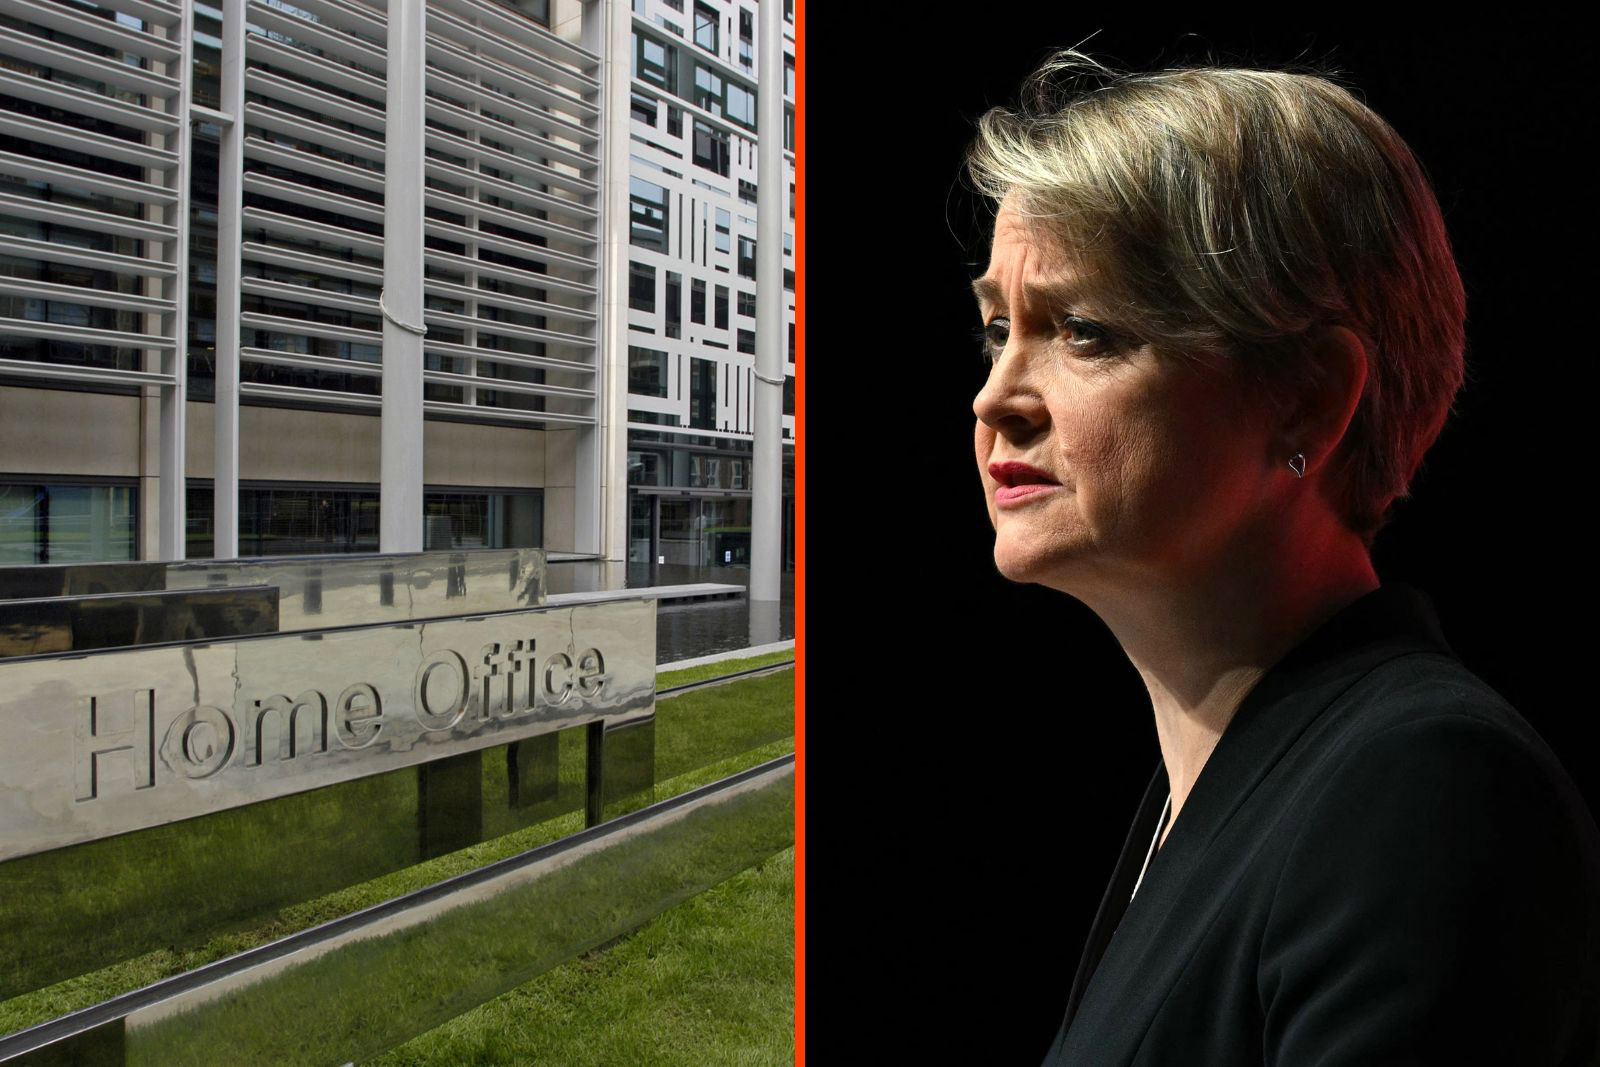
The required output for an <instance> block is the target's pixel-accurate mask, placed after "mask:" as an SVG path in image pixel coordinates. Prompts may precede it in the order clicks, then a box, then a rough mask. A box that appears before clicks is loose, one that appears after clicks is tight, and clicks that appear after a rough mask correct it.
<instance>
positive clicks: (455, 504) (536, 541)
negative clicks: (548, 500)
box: [422, 490, 544, 549]
mask: <svg viewBox="0 0 1600 1067" xmlns="http://www.w3.org/2000/svg"><path fill="white" fill-rule="evenodd" d="M422 522H423V542H422V543H423V547H424V548H428V549H439V548H538V547H540V546H541V545H543V544H544V493H543V492H542V491H540V490H534V491H532V492H507V493H495V492H489V493H475V492H459V493H455V492H440V491H437V490H436V491H434V492H431V493H426V494H424V495H423V498H422Z"/></svg>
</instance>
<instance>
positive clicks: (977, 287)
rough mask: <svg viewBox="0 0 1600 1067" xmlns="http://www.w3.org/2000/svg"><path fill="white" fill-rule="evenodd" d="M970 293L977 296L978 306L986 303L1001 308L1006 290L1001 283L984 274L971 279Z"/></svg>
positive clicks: (1004, 300)
mask: <svg viewBox="0 0 1600 1067" xmlns="http://www.w3.org/2000/svg"><path fill="white" fill-rule="evenodd" d="M972 295H973V296H975V297H977V298H978V304H979V305H980V306H982V305H985V304H988V305H990V306H992V307H997V308H1003V307H1005V306H1006V291H1005V288H1004V287H1002V286H1001V284H1000V283H999V282H997V281H995V280H994V279H993V278H991V277H989V276H988V275H987V274H985V275H984V276H983V277H981V278H974V279H973V281H972Z"/></svg>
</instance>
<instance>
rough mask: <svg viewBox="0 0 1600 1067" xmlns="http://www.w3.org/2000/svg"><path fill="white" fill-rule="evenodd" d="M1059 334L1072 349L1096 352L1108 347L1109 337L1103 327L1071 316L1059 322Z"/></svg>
mask: <svg viewBox="0 0 1600 1067" xmlns="http://www.w3.org/2000/svg"><path fill="white" fill-rule="evenodd" d="M1061 333H1062V336H1064V337H1065V338H1066V339H1067V343H1068V344H1070V345H1071V346H1072V347H1073V348H1076V349H1080V350H1083V351H1087V352H1096V351H1099V350H1100V349H1102V348H1106V347H1108V346H1109V344H1110V341H1111V335H1110V334H1109V333H1108V332H1107V331H1106V328H1105V327H1104V326H1100V325H1098V324H1096V323H1093V322H1090V321H1089V320H1088V319H1080V318H1078V317H1077V316H1071V317H1068V318H1065V319H1062V320H1061Z"/></svg>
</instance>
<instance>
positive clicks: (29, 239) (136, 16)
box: [0, 0, 185, 388]
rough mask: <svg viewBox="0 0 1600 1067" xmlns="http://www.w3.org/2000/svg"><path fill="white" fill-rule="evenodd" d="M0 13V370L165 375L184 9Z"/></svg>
mask: <svg viewBox="0 0 1600 1067" xmlns="http://www.w3.org/2000/svg"><path fill="white" fill-rule="evenodd" d="M5 14H6V15H7V16H8V18H9V19H11V20H14V23H12V24H9V25H8V27H7V29H6V31H5V32H4V34H0V97H3V98H4V99H5V101H6V102H5V103H4V104H0V135H3V136H5V137H6V138H9V139H11V140H10V143H9V144H8V145H7V147H6V148H5V149H4V150H0V218H3V219H4V220H5V228H6V238H5V241H4V246H3V248H0V251H3V253H4V254H5V256H6V257H7V259H8V261H10V262H11V263H12V264H14V265H13V266H12V267H9V268H7V272H6V273H5V274H3V275H0V377H4V378H8V379H23V380H28V381H36V382H38V383H39V384H43V385H57V384H63V383H78V384H90V385H95V386H108V385H110V386H120V387H127V388H137V387H141V386H150V385H153V386H161V387H176V386H178V385H180V384H181V376H180V375H179V374H178V373H177V372H176V364H177V359H178V353H179V349H180V336H179V335H180V333H181V332H182V327H181V321H182V315H181V314H180V310H181V309H180V307H179V304H180V302H181V292H182V277H181V274H180V271H179V269H178V268H179V264H180V263H181V262H183V256H182V253H183V250H182V249H181V248H180V247H179V244H180V237H181V234H182V232H183V227H182V225H181V205H182V203H183V194H184V190H183V188H182V178H181V172H182V169H183V168H182V159H181V156H180V151H181V149H182V147H183V146H182V135H183V133H184V132H185V122H184V117H183V116H182V115H181V114H179V111H178V108H179V102H180V101H179V96H180V92H181V90H182V81H181V79H180V78H179V76H178V75H179V74H180V73H181V72H182V69H183V68H182V66H181V63H182V61H183V58H184V55H185V48H184V41H183V37H182V33H183V32H184V30H185V27H184V26H183V25H182V11H181V9H180V8H179V7H178V6H177V5H175V4H168V3H164V2H162V0H104V2H101V3H95V4H91V3H68V2H61V0H10V2H9V3H8V4H7V5H6V8H5ZM15 23H21V24H22V25H21V26H20V27H17V26H16V25H15Z"/></svg>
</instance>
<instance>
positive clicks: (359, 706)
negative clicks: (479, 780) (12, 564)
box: [0, 600, 655, 860]
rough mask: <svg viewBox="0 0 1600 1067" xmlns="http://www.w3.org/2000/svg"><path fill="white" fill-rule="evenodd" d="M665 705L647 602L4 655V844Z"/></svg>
mask: <svg viewBox="0 0 1600 1067" xmlns="http://www.w3.org/2000/svg"><path fill="white" fill-rule="evenodd" d="M654 703H655V604H654V602H653V601H646V600H630V601H613V602H608V603H600V604H591V605H582V606H574V607H562V608H536V609H531V610H523V611H509V612H501V613H496V614H490V615H482V616H476V617H469V618H449V619H438V620H431V621H415V622H406V623H400V624H393V625H383V626H352V627H342V628H338V629H331V630H321V631H313V632H309V633H294V634H271V635H262V636H258V637H245V638H239V639H236V640H230V641H202V642H186V643H182V644H172V645H165V646H157V647H151V648H133V649H124V650H114V651H106V652H99V653H90V654H82V655H73V654H62V655H55V656H39V657H31V658H27V659H17V660H7V661H0V785H3V787H4V788H0V860H4V859H9V858H11V857H13V856H20V855H26V854H29V853H33V852H40V851H44V850H46V849H52V848H59V847H61V846H64V845H69V844H74V843H77V842H80V841H87V840H93V839H96V838H100V837H105V836H107V835H110V834H115V833H123V832H126V831H130V830H138V829H143V828H145V827H149V826H155V825H159V824H162V823H167V822H172V821H174V820H177V819H184V818H190V817H193V816H196V815H203V814H206V813H208V812H212V811H218V810H222V809H225V808H231V807H237V806H239V805H243V804H249V803H253V802H255V801H259V800H266V799H269V798H271V797H276V796H283V795H286V794H289V793H298V792H303V791H305V790H307V789H314V788H317V787H319V786H322V785H331V784H334V783H336V782H342V781H347V780H349V779H352V778H358V777H363V776H366V775H369V774H377V773H380V772H383V771H389V770H394V769H396V768H399V767H406V766H411V765H415V764H419V763H425V762H428V761H430V760H433V759H437V758H439V757H441V756H445V755H453V754H456V753H459V752H469V751H472V750H475V749H481V748H486V747H488V746H491V745H498V744H505V743H507V742H509V741H515V740H520V739H522V738H525V737H531V736H534V735H536V734H541V733H548V732H550V731H553V730H559V729H564V728H566V727H569V726H575V725H579V724H582V723H586V722H593V721H595V720H599V719H605V718H608V717H611V716H618V715H626V714H637V713H639V712H640V711H641V710H645V709H652V708H653V707H654ZM350 817H351V818H352V819H355V820H359V819H360V818H361V813H360V812H359V811H353V812H351V813H350Z"/></svg>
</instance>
